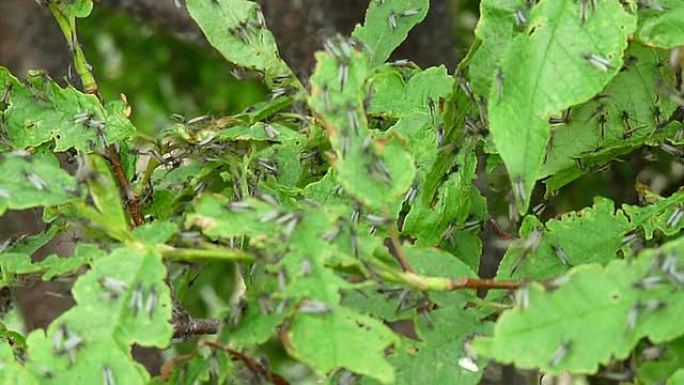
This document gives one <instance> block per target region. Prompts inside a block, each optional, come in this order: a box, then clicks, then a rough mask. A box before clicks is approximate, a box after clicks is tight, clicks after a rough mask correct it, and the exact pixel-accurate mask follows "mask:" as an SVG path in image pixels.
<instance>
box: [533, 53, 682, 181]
mask: <svg viewBox="0 0 684 385" xmlns="http://www.w3.org/2000/svg"><path fill="white" fill-rule="evenodd" d="M667 56H668V53H667V52H665V51H663V50H658V49H653V48H648V47H644V46H642V45H639V44H633V45H632V46H631V47H630V48H629V49H628V50H627V51H626V54H625V62H626V64H625V65H624V66H623V68H622V70H621V71H620V73H619V74H618V75H616V76H615V78H613V80H612V81H611V82H610V83H609V84H608V85H607V86H606V88H605V89H604V90H603V91H601V93H600V94H599V95H597V96H596V97H595V98H594V99H592V100H590V101H589V102H587V103H584V104H582V105H579V106H577V107H572V109H571V110H570V111H569V114H567V115H565V113H564V114H561V116H558V117H556V118H557V119H559V120H560V121H561V124H558V125H554V127H553V128H552V132H551V139H550V142H549V145H548V151H547V154H546V158H545V162H544V167H543V169H542V171H541V174H540V176H542V177H543V176H548V175H553V177H552V178H550V179H549V180H547V181H546V182H545V183H546V185H547V195H549V194H551V193H552V192H553V191H555V190H557V189H558V188H560V187H561V186H563V185H564V184H567V183H569V182H570V181H572V180H573V179H575V178H577V177H579V176H580V175H582V174H583V173H587V172H592V171H593V170H594V169H595V168H596V167H600V166H602V165H603V164H604V163H605V162H607V161H610V160H612V159H614V158H615V157H616V156H619V155H621V154H624V153H628V152H629V151H632V150H634V149H635V148H638V147H640V146H642V145H644V144H646V143H649V144H651V145H653V144H656V143H658V142H660V141H661V140H662V139H664V136H665V135H667V133H666V130H664V129H663V127H662V126H661V125H662V124H663V122H664V121H665V119H666V118H667V117H669V116H670V115H671V114H672V113H673V112H674V110H675V108H676V104H675V103H674V101H673V100H672V99H671V98H667V97H662V96H660V95H659V94H660V93H659V92H658V90H659V89H662V88H663V85H664V84H668V83H669V80H667V77H669V75H668V74H666V73H664V72H665V71H664V68H666V67H664V66H662V63H663V62H664V61H666V60H667ZM625 90H630V91H631V92H625ZM562 115H565V116H562ZM566 120H567V121H566ZM557 173H561V175H560V176H559V175H554V174H557Z"/></svg>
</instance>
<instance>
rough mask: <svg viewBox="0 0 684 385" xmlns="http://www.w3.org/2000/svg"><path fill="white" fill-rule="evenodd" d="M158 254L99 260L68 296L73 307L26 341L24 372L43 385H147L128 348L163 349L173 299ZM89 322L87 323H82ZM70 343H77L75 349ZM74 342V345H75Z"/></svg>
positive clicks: (123, 252) (131, 252) (120, 253)
mask: <svg viewBox="0 0 684 385" xmlns="http://www.w3.org/2000/svg"><path fill="white" fill-rule="evenodd" d="M165 276H166V268H165V267H164V264H163V263H162V261H161V258H160V257H159V255H156V254H155V253H153V252H150V251H145V250H135V249H127V248H121V249H117V250H115V251H114V252H113V253H112V254H110V255H109V256H106V257H101V258H98V259H97V260H96V261H95V263H93V265H92V270H90V271H89V272H88V273H86V274H84V275H83V276H81V277H80V278H79V279H78V280H77V281H76V283H75V285H74V288H73V289H72V293H73V294H74V298H75V300H76V302H77V305H76V306H75V307H73V308H71V309H70V310H68V311H67V312H66V313H64V314H62V315H61V316H60V317H59V318H57V319H56V320H55V321H53V322H52V323H51V324H50V327H49V328H48V330H47V335H46V333H45V331H43V330H37V331H34V332H32V333H31V334H30V335H29V336H28V338H27V344H28V354H29V356H30V358H31V359H30V361H29V363H28V368H29V370H30V371H31V373H33V375H34V376H35V377H36V378H39V379H40V381H41V383H45V384H65V383H83V382H86V383H100V382H102V379H103V377H105V376H106V374H105V373H106V372H108V371H109V372H111V376H112V377H113V378H114V379H115V381H116V382H117V383H125V384H145V383H146V382H147V380H148V379H149V375H148V374H147V372H146V371H145V369H144V367H142V366H141V365H140V364H138V363H136V362H135V361H134V360H133V358H132V356H131V351H130V350H131V345H132V344H134V343H136V344H139V345H142V346H156V347H159V348H163V347H166V346H167V345H168V343H169V342H170V339H171V336H172V334H173V328H172V327H171V325H170V324H169V320H170V318H171V298H170V292H169V288H168V287H167V286H166V284H165V282H164V278H165ZM84 319H87V320H88V322H87V323H83V322H82V321H83V320H84ZM70 339H71V342H74V341H78V339H80V342H79V343H78V344H75V345H76V346H75V347H73V348H69V346H71V344H70V343H69V340H70ZM74 343H75V342H74Z"/></svg>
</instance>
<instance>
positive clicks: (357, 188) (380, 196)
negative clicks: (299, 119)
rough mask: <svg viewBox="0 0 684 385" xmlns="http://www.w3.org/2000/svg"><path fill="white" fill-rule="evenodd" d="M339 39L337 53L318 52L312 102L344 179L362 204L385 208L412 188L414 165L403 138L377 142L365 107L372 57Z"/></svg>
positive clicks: (336, 165)
mask: <svg viewBox="0 0 684 385" xmlns="http://www.w3.org/2000/svg"><path fill="white" fill-rule="evenodd" d="M337 43H338V45H337V46H334V47H333V51H334V53H335V55H336V56H337V57H334V56H333V55H332V54H324V53H318V54H317V56H316V58H317V61H318V64H317V66H316V71H315V73H314V75H313V77H312V78H311V85H312V92H311V94H312V96H311V98H310V99H309V104H310V105H311V107H312V109H313V110H314V112H316V113H317V114H319V115H321V117H322V118H323V120H324V123H325V126H326V130H327V133H328V136H329V137H330V141H331V144H332V146H333V148H334V149H335V150H336V153H337V157H338V159H337V160H336V161H335V170H336V171H337V173H336V175H337V180H338V181H339V183H340V184H341V185H342V187H343V188H344V189H345V191H346V192H347V193H348V194H350V195H352V196H354V197H355V198H356V199H358V200H359V201H360V202H362V203H363V204H365V205H367V206H370V207H371V208H373V209H376V210H381V209H382V208H383V207H384V206H385V205H386V204H387V203H392V202H396V201H397V198H399V197H402V196H403V195H404V194H405V193H406V191H408V189H409V187H410V185H411V182H412V181H413V177H414V174H415V166H414V164H413V162H412V161H411V158H410V155H409V154H408V153H407V152H406V151H404V150H403V148H402V144H401V142H400V138H398V137H393V136H390V137H388V138H386V139H384V140H382V141H377V140H375V139H374V138H373V134H372V133H371V132H369V130H368V121H367V119H366V117H365V111H364V99H365V97H366V92H367V91H366V87H365V84H366V83H365V82H366V78H367V73H368V62H367V60H368V59H367V57H366V55H364V54H363V53H362V52H359V51H356V50H355V49H354V48H353V47H352V46H351V44H350V43H349V42H347V41H342V40H341V41H339V42H337Z"/></svg>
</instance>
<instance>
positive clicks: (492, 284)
mask: <svg viewBox="0 0 684 385" xmlns="http://www.w3.org/2000/svg"><path fill="white" fill-rule="evenodd" d="M371 264H372V265H373V266H374V267H376V268H378V270H379V271H378V273H379V274H380V275H381V276H382V277H383V278H385V279H387V280H388V281H393V282H398V283H403V284H405V285H408V286H410V287H413V288H415V289H418V290H434V291H455V290H464V289H479V290H492V289H504V290H511V289H517V288H519V287H521V286H524V285H525V284H526V282H524V281H498V280H494V279H482V278H441V277H427V276H424V275H419V274H415V273H413V272H409V271H397V270H394V269H392V268H391V267H389V266H387V265H385V264H384V263H382V262H378V261H372V262H371Z"/></svg>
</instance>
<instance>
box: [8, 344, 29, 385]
mask: <svg viewBox="0 0 684 385" xmlns="http://www.w3.org/2000/svg"><path fill="white" fill-rule="evenodd" d="M0 365H2V370H0V384H2V385H16V384H22V385H23V384H26V385H36V384H38V383H39V382H38V381H37V380H36V379H34V378H33V377H32V376H30V375H29V374H28V373H27V372H26V371H25V370H24V367H23V366H22V365H21V364H20V363H19V361H18V360H17V359H16V357H15V356H14V351H13V350H12V348H11V347H10V345H9V344H8V343H6V342H3V343H0Z"/></svg>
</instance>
